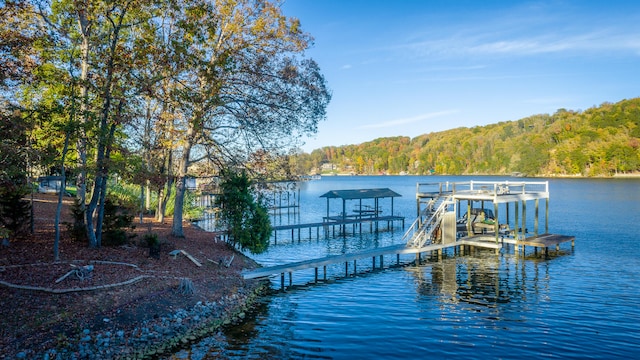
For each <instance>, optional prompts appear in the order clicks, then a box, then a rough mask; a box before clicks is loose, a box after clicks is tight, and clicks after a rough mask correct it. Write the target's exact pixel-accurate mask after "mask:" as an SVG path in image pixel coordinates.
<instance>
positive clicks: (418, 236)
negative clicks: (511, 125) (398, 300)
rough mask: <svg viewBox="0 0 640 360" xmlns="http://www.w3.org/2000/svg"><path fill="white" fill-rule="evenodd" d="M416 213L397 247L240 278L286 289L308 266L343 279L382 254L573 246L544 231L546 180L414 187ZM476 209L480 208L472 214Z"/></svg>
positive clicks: (564, 237) (520, 251) (377, 260)
mask: <svg viewBox="0 0 640 360" xmlns="http://www.w3.org/2000/svg"><path fill="white" fill-rule="evenodd" d="M350 191H352V190H350ZM540 200H544V202H545V215H544V232H543V233H541V234H540V233H539V230H540V229H539V228H540V219H539V216H540V211H539V205H540ZM529 201H532V202H533V203H534V224H533V225H534V226H533V234H530V233H529V231H528V229H527V226H526V225H527V221H526V219H527V202H529ZM376 203H377V201H376ZM476 203H480V207H479V208H478V207H476V206H475V205H476ZM485 203H487V204H491V205H492V209H488V208H485ZM376 207H377V204H376ZM343 208H345V205H343ZM464 208H466V212H465V213H464V216H462V209H464ZM512 208H513V209H512ZM416 209H417V216H416V220H415V221H414V222H413V224H412V225H411V227H410V228H409V229H408V230H407V231H406V232H405V233H404V235H403V237H402V240H401V243H400V244H397V245H392V246H387V247H381V248H375V249H370V250H365V251H361V252H357V253H351V254H343V255H336V256H327V257H323V258H319V259H311V260H306V261H300V262H294V263H289V264H282V265H276V266H269V267H264V268H259V269H255V270H252V271H248V272H245V273H244V274H243V276H244V278H245V279H256V278H264V277H270V276H273V275H280V280H281V288H282V290H284V289H285V274H289V286H292V273H293V272H295V271H300V270H305V269H311V268H313V269H315V281H316V282H317V281H318V280H319V274H318V273H319V269H322V271H323V274H322V279H323V280H326V277H327V266H328V265H333V264H341V263H343V264H344V265H345V276H349V274H350V268H349V265H350V264H351V263H353V265H352V268H351V269H352V272H353V274H355V273H356V270H357V261H360V260H363V259H366V261H369V260H368V259H371V269H372V270H375V269H381V268H383V267H384V256H390V255H391V256H392V255H395V258H396V259H395V260H396V263H397V264H398V265H399V264H400V256H401V255H406V254H415V257H416V261H417V262H419V261H420V258H421V256H422V254H425V253H429V254H430V255H431V256H432V257H434V256H435V257H437V258H441V257H442V252H443V251H445V250H447V249H453V250H454V252H455V253H456V254H458V253H460V254H465V253H469V252H472V251H474V250H475V249H476V248H484V249H494V250H495V252H496V253H499V252H500V251H501V250H502V251H503V249H505V247H506V246H509V245H512V246H513V247H514V250H515V252H516V253H517V254H522V255H524V254H525V253H526V247H527V246H529V247H533V248H534V252H535V253H536V254H537V253H538V250H539V249H542V255H543V256H545V257H547V256H548V255H549V249H550V248H554V247H555V250H556V251H559V248H560V244H562V243H565V242H571V248H572V249H573V247H574V246H575V237H574V236H568V235H557V234H549V233H548V221H549V183H548V181H545V182H509V181H506V182H487V181H482V182H474V181H471V182H460V183H449V182H447V183H428V184H424V183H418V184H417V185H416ZM477 209H482V210H481V211H478V210H477ZM490 210H492V211H490ZM503 211H504V214H505V216H503V219H504V220H505V221H504V222H503V223H502V224H501V223H500V221H499V220H500V219H501V218H500V217H499V216H498V215H499V214H502V212H503ZM511 213H513V216H511ZM474 214H475V215H474ZM474 216H475V217H474ZM325 218H326V217H325ZM358 220H361V219H349V218H347V217H346V216H343V217H342V218H341V219H335V221H340V222H339V223H336V224H338V225H340V226H344V225H345V224H348V223H351V222H352V221H353V222H354V223H357V222H358ZM403 221H404V218H403ZM301 225H310V224H301ZM315 225H317V226H318V228H319V227H320V226H325V225H326V222H323V223H317V224H315ZM292 226H295V225H292ZM291 229H294V228H291ZM298 229H300V228H298ZM318 231H319V230H318ZM376 263H377V265H376Z"/></svg>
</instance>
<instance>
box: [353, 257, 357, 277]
mask: <svg viewBox="0 0 640 360" xmlns="http://www.w3.org/2000/svg"><path fill="white" fill-rule="evenodd" d="M356 275H358V267H357V266H356V260H355V259H354V260H353V276H356Z"/></svg>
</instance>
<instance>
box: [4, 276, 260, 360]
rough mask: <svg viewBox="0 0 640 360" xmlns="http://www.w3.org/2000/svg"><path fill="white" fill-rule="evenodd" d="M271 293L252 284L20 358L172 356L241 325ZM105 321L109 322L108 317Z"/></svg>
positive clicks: (84, 334)
mask: <svg viewBox="0 0 640 360" xmlns="http://www.w3.org/2000/svg"><path fill="white" fill-rule="evenodd" d="M268 290H269V282H268V281H260V282H251V283H248V284H247V285H246V286H245V287H242V288H239V289H238V291H237V292H236V293H234V294H232V295H229V296H226V297H224V298H222V299H220V300H218V301H212V302H202V301H199V302H197V303H196V304H195V306H193V307H191V308H190V309H178V310H176V311H175V312H173V313H171V314H167V315H165V316H162V317H159V318H154V319H147V320H144V321H142V322H141V323H140V324H138V326H136V327H135V328H133V330H130V331H125V330H114V329H110V330H105V331H99V332H95V331H94V332H92V331H91V330H89V329H83V330H81V331H80V332H79V333H78V335H77V336H76V337H75V338H64V339H57V342H58V343H59V344H60V343H64V344H65V346H64V347H63V348H50V349H47V350H45V351H44V352H42V353H36V352H32V351H29V350H22V351H20V352H19V353H17V354H15V358H17V359H27V358H39V359H153V358H158V357H160V356H169V355H171V354H172V353H173V352H176V351H178V350H180V349H181V348H184V347H186V346H188V345H189V344H191V343H194V342H196V341H198V340H201V339H203V338H206V337H208V336H213V335H215V333H216V332H218V331H219V330H220V329H221V328H222V327H224V326H232V325H234V324H237V323H239V322H241V321H242V320H243V319H244V318H245V316H246V313H248V312H250V311H251V310H252V309H253V308H254V307H255V306H256V304H257V301H259V300H260V298H261V297H262V296H264V295H265V294H266V292H267V291H268ZM103 321H105V322H108V321H109V319H108V318H105V319H103Z"/></svg>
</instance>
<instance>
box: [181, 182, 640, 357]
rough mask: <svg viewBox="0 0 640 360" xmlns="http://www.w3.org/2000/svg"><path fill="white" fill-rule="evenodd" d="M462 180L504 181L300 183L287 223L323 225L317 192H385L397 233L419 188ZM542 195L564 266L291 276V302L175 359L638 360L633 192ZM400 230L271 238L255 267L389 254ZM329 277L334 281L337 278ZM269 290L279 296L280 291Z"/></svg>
mask: <svg viewBox="0 0 640 360" xmlns="http://www.w3.org/2000/svg"><path fill="white" fill-rule="evenodd" d="M470 179H474V180H493V181H497V180H514V179H508V178H496V177H473V178H471V177H438V176H430V177H411V176H403V177H329V178H326V177H325V178H323V179H322V180H319V181H311V182H308V183H305V184H303V187H302V191H301V208H302V209H301V210H302V211H301V215H300V216H299V217H298V218H294V219H293V220H295V221H300V222H315V221H320V220H321V217H322V216H323V215H324V214H325V213H326V200H325V199H320V198H319V196H320V195H321V194H323V193H324V192H326V191H328V190H331V189H356V188H377V187H389V188H391V189H392V190H394V191H396V192H398V193H400V194H401V195H402V198H396V200H395V201H394V208H395V213H396V214H403V215H405V216H406V217H407V226H408V225H409V224H410V223H411V222H412V221H413V218H414V216H415V211H416V210H415V206H416V205H415V184H416V182H441V181H468V180H470ZM517 180H520V179H517ZM531 181H539V179H531ZM550 192H551V200H550V224H549V231H550V232H552V233H557V234H566V235H575V236H576V246H575V250H574V251H571V247H570V245H569V244H568V243H567V244H563V245H562V254H561V255H560V256H554V257H551V258H549V259H547V260H544V259H539V258H536V259H534V258H532V257H528V258H525V259H523V258H517V257H515V256H513V254H512V252H503V253H502V254H500V255H496V254H494V253H493V251H485V252H480V253H479V254H476V255H473V256H463V257H460V256H458V257H454V256H453V255H452V254H450V256H449V257H447V258H445V259H444V260H443V261H440V262H426V263H424V264H422V265H420V266H414V265H410V266H404V267H396V268H391V269H385V270H384V271H377V272H373V273H371V272H366V273H365V272H362V273H360V274H358V275H357V276H355V277H353V276H352V277H349V278H338V279H335V280H331V281H329V282H328V283H323V284H319V285H313V286H305V283H307V282H310V281H311V280H313V273H312V271H311V272H309V273H304V272H300V273H294V275H293V282H294V284H297V285H298V286H296V287H295V288H294V289H293V290H289V291H287V292H284V293H283V292H277V293H275V294H274V295H272V296H269V297H267V298H265V299H264V302H263V304H262V306H261V308H260V309H259V311H258V312H257V313H256V314H254V315H253V316H252V317H251V318H249V319H247V321H246V322H245V323H244V324H242V325H241V326H238V327H235V328H234V329H228V330H225V331H224V332H222V333H219V334H212V336H211V337H210V338H207V339H204V340H203V341H201V342H200V343H198V344H194V345H192V346H190V347H189V348H187V349H184V350H182V351H180V352H178V353H176V354H174V355H173V357H172V358H181V359H182V358H184V359H189V358H190V359H213V358H231V359H245V358H253V359H263V358H318V359H343V358H345V359H346V358H383V359H384V358H409V357H413V358H502V359H516V358H517V359H520V358H528V357H536V358H576V359H584V358H607V359H610V358H639V357H640V180H638V179H630V180H622V179H621V180H618V179H608V180H592V179H551V180H550ZM383 206H387V207H388V206H389V205H387V203H383ZM531 208H533V206H531ZM529 211H530V212H531V215H528V218H531V219H530V220H531V221H533V211H531V210H529ZM283 221H284V220H283ZM287 221H289V220H287ZM527 226H528V227H530V228H533V225H529V224H528V225H527ZM403 232H404V231H403V230H402V229H396V230H395V231H393V232H391V231H385V232H381V233H378V234H370V233H369V232H368V229H367V231H363V234H362V235H357V236H355V237H346V238H343V237H337V238H328V239H327V238H324V237H322V238H321V239H316V236H315V230H314V233H313V237H312V239H309V238H308V234H307V235H306V238H303V240H302V241H300V242H298V240H297V238H296V240H295V241H291V239H290V237H291V236H290V235H288V237H287V236H285V235H282V238H280V237H279V240H278V244H277V245H272V246H271V247H270V249H269V251H268V252H267V253H265V254H261V255H259V256H253V255H252V257H253V258H254V259H256V261H258V262H259V263H262V264H264V265H272V264H279V263H286V262H290V261H297V260H302V259H306V258H314V257H319V256H326V255H328V254H339V253H343V252H347V251H357V250H361V249H365V248H371V247H376V246H386V245H389V244H392V243H397V242H399V239H400V237H401V236H402V234H403ZM303 237H304V232H303ZM410 259H411V258H408V260H410ZM392 260H395V257H394V259H391V258H389V259H386V258H385V263H386V264H390V263H391V262H392ZM358 265H359V267H360V266H362V269H361V270H366V269H368V268H369V269H370V267H371V264H370V262H369V264H365V263H364V262H363V264H360V263H358ZM329 273H330V275H340V274H342V275H343V274H344V267H343V266H338V267H336V268H335V269H329ZM273 284H274V288H276V289H277V288H278V287H279V279H277V280H275V281H274V282H273Z"/></svg>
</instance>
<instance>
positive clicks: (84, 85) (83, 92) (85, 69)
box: [76, 8, 91, 212]
mask: <svg viewBox="0 0 640 360" xmlns="http://www.w3.org/2000/svg"><path fill="white" fill-rule="evenodd" d="M77 13H78V25H79V26H80V33H81V34H82V44H81V45H80V119H81V120H80V128H79V132H78V140H77V144H76V151H77V152H78V161H79V162H80V171H79V173H78V177H77V179H76V189H77V192H76V198H77V199H78V203H79V205H80V210H81V211H82V212H85V211H86V198H87V180H86V179H87V125H88V123H89V110H88V109H89V104H88V103H89V47H90V44H89V37H90V35H91V21H89V19H88V17H87V13H86V9H85V8H81V9H78V11H77Z"/></svg>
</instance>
